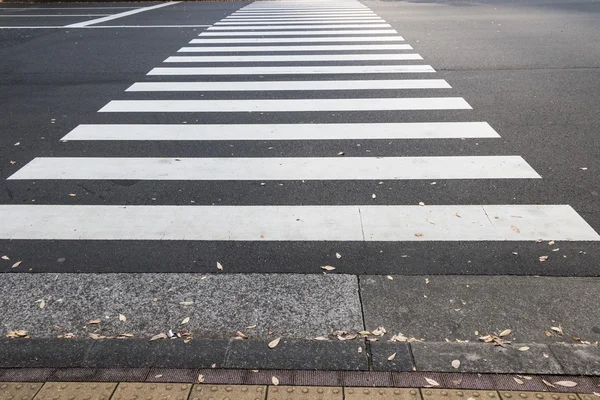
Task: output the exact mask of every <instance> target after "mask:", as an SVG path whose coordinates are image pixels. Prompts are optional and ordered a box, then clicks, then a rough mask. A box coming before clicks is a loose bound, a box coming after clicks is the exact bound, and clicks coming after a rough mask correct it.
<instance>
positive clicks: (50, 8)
mask: <svg viewBox="0 0 600 400" xmlns="http://www.w3.org/2000/svg"><path fill="white" fill-rule="evenodd" d="M113 8H139V7H111V6H107V7H23V8H0V11H5V10H112V9H113Z"/></svg>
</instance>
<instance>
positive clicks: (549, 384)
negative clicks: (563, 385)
mask: <svg viewBox="0 0 600 400" xmlns="http://www.w3.org/2000/svg"><path fill="white" fill-rule="evenodd" d="M542 382H544V384H545V385H546V386H550V387H556V386H554V385H553V384H551V383H550V382H548V381H547V380H545V379H542Z"/></svg>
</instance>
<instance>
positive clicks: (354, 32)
mask: <svg viewBox="0 0 600 400" xmlns="http://www.w3.org/2000/svg"><path fill="white" fill-rule="evenodd" d="M392 33H398V32H396V30H395V29H355V30H337V31H336V30H310V31H264V32H246V31H242V32H229V31H227V32H221V31H204V32H202V33H200V35H199V36H242V37H244V36H317V35H319V36H328V35H383V34H392Z"/></svg>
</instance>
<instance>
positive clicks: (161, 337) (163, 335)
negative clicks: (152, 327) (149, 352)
mask: <svg viewBox="0 0 600 400" xmlns="http://www.w3.org/2000/svg"><path fill="white" fill-rule="evenodd" d="M166 338H167V335H166V334H164V333H159V334H157V335H154V336H152V337H151V338H150V341H153V340H158V339H166Z"/></svg>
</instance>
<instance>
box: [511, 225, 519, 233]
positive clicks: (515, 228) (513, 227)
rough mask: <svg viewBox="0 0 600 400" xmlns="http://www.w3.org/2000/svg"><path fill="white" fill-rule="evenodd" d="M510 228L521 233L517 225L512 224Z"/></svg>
mask: <svg viewBox="0 0 600 400" xmlns="http://www.w3.org/2000/svg"><path fill="white" fill-rule="evenodd" d="M510 229H512V230H513V231H515V232H517V233H521V230H520V229H519V228H518V227H516V226H514V225H511V227H510Z"/></svg>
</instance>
